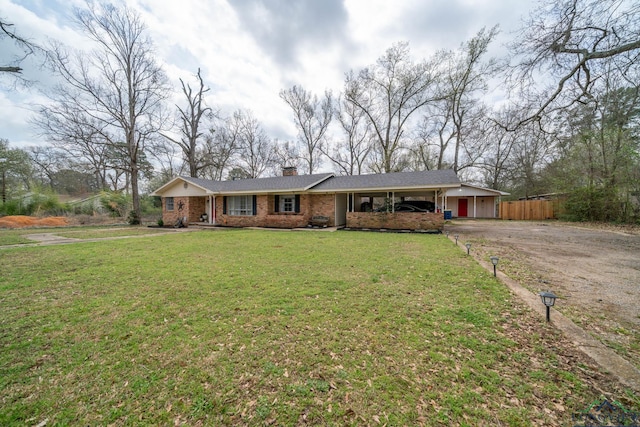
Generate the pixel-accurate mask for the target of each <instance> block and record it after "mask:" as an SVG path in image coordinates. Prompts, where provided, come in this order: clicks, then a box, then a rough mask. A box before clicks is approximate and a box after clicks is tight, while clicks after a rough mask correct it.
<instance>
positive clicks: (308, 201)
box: [216, 194, 335, 228]
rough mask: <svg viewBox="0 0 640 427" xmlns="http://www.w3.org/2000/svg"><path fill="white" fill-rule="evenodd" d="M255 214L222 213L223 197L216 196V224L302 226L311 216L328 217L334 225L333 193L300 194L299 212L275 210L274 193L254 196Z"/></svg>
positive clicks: (231, 225)
mask: <svg viewBox="0 0 640 427" xmlns="http://www.w3.org/2000/svg"><path fill="white" fill-rule="evenodd" d="M256 203H257V210H256V215H252V216H251V215H250V216H234V215H225V214H223V213H222V212H223V198H222V196H217V197H216V224H219V225H224V226H228V227H273V228H303V227H306V226H307V225H309V221H311V217H313V216H316V215H322V216H326V217H329V224H327V225H328V226H329V227H332V226H334V225H335V203H334V195H333V194H301V195H300V212H299V213H293V212H275V195H272V194H270V195H259V196H257V198H256Z"/></svg>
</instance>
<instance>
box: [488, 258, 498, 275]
mask: <svg viewBox="0 0 640 427" xmlns="http://www.w3.org/2000/svg"><path fill="white" fill-rule="evenodd" d="M489 259H490V260H491V264H493V277H496V267H497V266H498V261H500V258H498V257H497V256H492V257H489Z"/></svg>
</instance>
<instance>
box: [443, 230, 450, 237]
mask: <svg viewBox="0 0 640 427" xmlns="http://www.w3.org/2000/svg"><path fill="white" fill-rule="evenodd" d="M444 235H445V236H447V239H448V238H449V230H446V231H445V232H444Z"/></svg>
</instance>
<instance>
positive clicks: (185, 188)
mask: <svg viewBox="0 0 640 427" xmlns="http://www.w3.org/2000/svg"><path fill="white" fill-rule="evenodd" d="M461 185H462V184H461V183H460V180H459V179H458V176H457V175H456V174H455V172H454V171H453V170H435V171H424V172H397V173H386V174H371V175H353V176H336V175H335V174H333V173H321V174H313V175H298V174H297V172H296V170H295V168H285V170H284V171H283V176H278V177H271V178H256V179H240V180H231V181H212V180H206V179H199V178H191V177H184V176H179V177H176V178H174V179H172V180H171V181H170V182H168V183H167V184H165V185H163V186H162V187H160V188H158V189H157V190H156V191H155V192H154V193H153V195H155V196H160V197H162V219H163V222H164V223H165V224H167V225H169V224H174V223H176V221H177V220H178V218H182V219H183V221H184V222H185V223H186V224H188V223H196V222H197V223H201V224H202V223H204V224H210V225H220V226H229V227H273V228H302V227H308V226H309V225H310V224H311V223H312V220H314V219H318V218H321V219H323V220H324V225H326V226H329V227H349V228H356V229H358V228H372V229H380V228H384V229H400V230H403V229H409V230H439V229H441V228H442V226H443V224H444V216H443V207H445V208H446V206H447V197H448V196H447V194H448V192H449V191H452V190H458V189H460V188H461ZM414 200H420V201H423V202H424V203H427V202H428V203H430V205H429V206H433V209H431V211H430V212H422V211H421V212H395V211H394V208H395V206H397V204H398V203H401V202H404V201H414ZM382 211H383V212H382Z"/></svg>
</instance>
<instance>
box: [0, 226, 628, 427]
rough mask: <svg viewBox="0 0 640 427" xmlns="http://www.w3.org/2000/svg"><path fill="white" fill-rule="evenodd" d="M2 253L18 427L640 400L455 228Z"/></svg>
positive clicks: (2, 377) (449, 420)
mask: <svg viewBox="0 0 640 427" xmlns="http://www.w3.org/2000/svg"><path fill="white" fill-rule="evenodd" d="M0 257H1V258H0V269H1V270H2V272H3V275H2V277H3V280H2V281H1V282H0V304H1V306H2V308H3V309H2V310H0V324H1V325H2V328H1V329H0V345H1V346H2V351H1V352H0V395H1V396H2V397H1V399H2V400H1V402H2V405H1V406H0V425H25V424H26V425H35V424H38V423H41V422H43V421H45V420H46V421H47V425H70V424H73V425H77V424H84V425H108V424H115V425H125V424H148V425H168V424H183V423H184V424H188V425H194V424H196V425H197V424H200V423H203V424H207V425H238V424H239V425H272V424H276V425H296V424H310V425H318V424H321V425H363V424H364V425H366V424H370V425H374V424H381V425H382V424H387V425H419V424H422V425H469V426H471V425H473V426H477V425H512V426H520V425H558V424H568V423H569V422H570V420H571V414H572V413H574V412H577V411H580V410H582V409H584V408H586V407H587V406H588V405H589V404H590V403H591V402H593V401H594V399H597V398H599V397H600V396H601V393H602V390H605V391H606V392H607V393H609V396H608V397H610V398H615V399H617V400H620V401H622V402H623V403H624V405H625V406H626V407H627V408H630V409H636V410H637V409H640V400H639V399H638V397H637V396H636V395H634V394H633V393H631V392H629V391H625V390H624V389H622V388H621V387H620V386H619V385H618V384H617V383H615V382H612V381H611V380H610V379H609V378H608V377H607V376H606V375H604V374H601V373H599V372H598V371H597V370H595V368H594V367H593V366H592V365H590V364H589V362H588V361H583V360H582V359H580V356H579V355H578V353H576V352H575V351H573V350H572V349H571V348H570V346H569V344H567V343H566V342H564V341H563V338H562V336H561V335H560V334H558V333H557V332H556V331H555V330H554V329H553V328H552V327H549V326H547V325H545V324H544V322H542V321H541V319H538V318H536V317H534V316H532V314H531V313H530V312H529V311H527V310H526V309H524V308H523V306H521V305H520V304H519V303H518V302H517V301H514V300H513V298H512V297H511V295H510V294H509V292H508V291H507V290H506V288H505V287H504V286H502V285H501V284H500V283H499V282H497V281H496V280H495V279H494V278H493V277H492V275H491V274H490V273H488V272H486V271H484V270H482V269H481V268H480V267H478V266H477V265H476V264H474V262H473V261H472V259H471V258H470V257H467V256H466V255H464V254H463V253H462V251H460V250H459V248H456V247H455V246H454V245H452V244H451V242H449V241H448V240H447V239H446V238H445V237H444V236H433V235H406V234H383V233H355V232H336V233H307V232H273V231H256V230H226V231H219V232H210V231H201V232H191V233H176V234H171V235H165V236H156V237H153V238H151V237H150V238H145V237H141V238H138V239H129V240H115V241H102V242H95V243H84V244H82V245H65V246H50V247H26V248H13V249H5V250H3V251H2V252H1V253H0ZM577 362H579V363H577Z"/></svg>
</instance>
